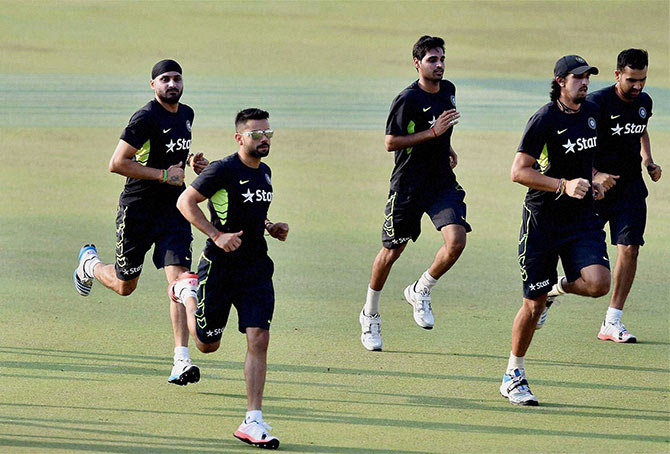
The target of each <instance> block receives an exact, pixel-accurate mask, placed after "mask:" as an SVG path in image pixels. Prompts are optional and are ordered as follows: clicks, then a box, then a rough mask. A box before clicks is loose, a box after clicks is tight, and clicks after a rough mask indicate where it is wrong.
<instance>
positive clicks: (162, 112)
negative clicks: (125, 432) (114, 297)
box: [73, 60, 209, 385]
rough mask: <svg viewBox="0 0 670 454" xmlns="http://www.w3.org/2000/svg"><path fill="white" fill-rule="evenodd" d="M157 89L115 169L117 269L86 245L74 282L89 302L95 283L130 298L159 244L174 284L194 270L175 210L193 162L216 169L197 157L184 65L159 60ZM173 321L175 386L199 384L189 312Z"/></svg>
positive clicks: (175, 308) (157, 255) (175, 313)
mask: <svg viewBox="0 0 670 454" xmlns="http://www.w3.org/2000/svg"><path fill="white" fill-rule="evenodd" d="M150 84H151V88H152V89H153V91H154V94H155V96H154V99H152V100H151V101H149V102H148V103H147V104H146V105H145V106H144V107H142V108H141V109H140V110H138V111H137V112H135V114H134V115H133V116H132V117H131V119H130V122H129V123H128V126H127V127H126V129H125V130H124V131H123V133H122V134H121V139H120V140H119V143H118V145H117V146H116V150H115V151H114V154H113V155H112V158H111V160H110V162H109V170H110V172H113V173H118V174H120V175H123V176H125V177H126V184H125V187H124V189H123V192H122V193H121V196H120V198H119V209H118V214H117V218H116V262H115V264H103V263H102V262H101V261H100V259H99V258H98V254H97V250H96V248H95V246H94V245H92V244H87V245H85V246H83V247H82V248H81V250H80V251H79V265H78V267H77V269H76V270H75V272H74V276H73V280H74V286H75V289H76V290H77V292H78V293H79V294H80V295H82V296H87V295H88V294H89V293H90V292H91V287H92V286H93V279H97V280H98V282H100V283H101V284H102V285H104V286H105V287H107V288H109V289H111V290H113V291H115V292H116V293H118V294H119V295H122V296H127V295H130V294H131V293H132V292H133V291H134V290H135V288H136V287H137V282H138V280H139V277H140V273H141V272H142V266H143V263H144V256H145V254H146V253H147V252H148V251H149V249H150V248H151V246H152V245H153V246H154V252H153V262H154V265H155V266H156V268H163V269H164V270H165V276H166V278H167V280H168V284H171V283H172V282H174V281H175V280H176V279H177V277H178V276H179V275H180V274H181V273H183V272H185V271H188V269H189V268H190V266H191V241H192V236H191V228H190V224H189V223H188V221H186V219H184V217H183V216H182V215H181V213H180V212H179V210H177V207H176V203H177V198H178V197H179V195H180V194H181V193H182V191H183V190H184V189H185V186H184V166H185V165H186V164H187V163H188V164H189V165H190V166H191V167H192V168H193V170H194V171H195V173H197V174H199V173H200V172H201V171H202V170H203V169H204V168H205V167H206V166H207V164H208V163H209V162H208V161H207V159H205V158H204V157H203V156H202V153H198V154H197V155H193V153H190V148H191V126H192V124H193V109H191V108H190V107H189V106H187V105H185V104H181V103H180V102H179V99H180V98H181V95H182V92H183V87H184V84H183V80H182V69H181V66H179V64H178V63H177V62H176V61H174V60H161V61H159V62H158V63H156V64H155V65H154V67H153V69H152V71H151V81H150ZM170 318H171V319H172V327H173V334H174V340H175V355H174V365H173V368H172V373H171V375H170V378H169V379H168V381H169V382H170V383H174V384H178V385H186V384H188V383H195V382H197V381H198V380H199V379H200V371H199V369H198V367H197V366H195V365H193V364H192V363H191V359H190V357H189V354H188V327H187V324H186V314H185V311H184V308H183V306H182V305H180V304H170Z"/></svg>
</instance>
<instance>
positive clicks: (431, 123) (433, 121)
mask: <svg viewBox="0 0 670 454" xmlns="http://www.w3.org/2000/svg"><path fill="white" fill-rule="evenodd" d="M436 121H437V118H435V115H433V119H432V120H428V124H429V125H430V127H431V128H432V127H433V126H435V122H436Z"/></svg>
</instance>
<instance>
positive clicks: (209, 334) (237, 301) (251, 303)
mask: <svg viewBox="0 0 670 454" xmlns="http://www.w3.org/2000/svg"><path fill="white" fill-rule="evenodd" d="M206 253H207V254H208V255H210V256H211V257H212V259H211V260H210V259H209V258H208V257H207V256H206V255H205V254H206ZM220 254H225V253H224V252H221V253H220ZM273 273H274V264H273V262H272V260H271V259H270V257H268V256H267V255H265V256H261V257H256V258H248V259H246V260H245V259H244V258H239V259H237V260H226V259H225V258H224V259H222V258H221V256H220V255H219V254H214V253H210V252H208V251H207V250H205V251H204V252H203V253H202V255H201V256H200V264H199V266H198V280H199V286H198V308H197V310H196V312H195V321H196V333H197V335H198V339H200V341H201V342H203V343H205V344H211V343H213V342H217V341H218V340H220V339H221V335H222V334H223V330H224V329H225V327H226V324H227V323H228V315H229V314H230V307H231V306H235V310H236V311H237V319H238V326H237V328H238V330H239V331H240V332H241V333H245V332H246V329H247V328H262V329H270V324H271V323H272V314H273V313H274V307H275V291H274V287H273V285H272V274H273Z"/></svg>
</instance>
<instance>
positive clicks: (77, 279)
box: [72, 244, 98, 296]
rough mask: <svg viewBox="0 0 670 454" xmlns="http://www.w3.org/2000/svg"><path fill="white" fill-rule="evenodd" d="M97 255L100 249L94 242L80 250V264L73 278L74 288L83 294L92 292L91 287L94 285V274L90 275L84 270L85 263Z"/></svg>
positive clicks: (86, 294)
mask: <svg viewBox="0 0 670 454" xmlns="http://www.w3.org/2000/svg"><path fill="white" fill-rule="evenodd" d="M97 257H98V251H97V250H96V249H95V245H93V244H86V245H84V246H82V248H81V249H80V250H79V259H78V260H79V265H78V266H77V268H76V269H75V270H74V274H73V275H72V280H73V281H74V289H75V290H76V291H77V293H79V294H80V295H81V296H88V294H89V293H91V287H93V276H89V275H88V274H87V273H86V271H84V264H85V263H86V262H87V261H88V260H90V259H92V258H97Z"/></svg>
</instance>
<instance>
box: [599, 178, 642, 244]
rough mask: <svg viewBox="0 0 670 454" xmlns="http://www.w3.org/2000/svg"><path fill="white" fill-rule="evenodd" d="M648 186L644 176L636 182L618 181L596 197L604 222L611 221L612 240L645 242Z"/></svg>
mask: <svg viewBox="0 0 670 454" xmlns="http://www.w3.org/2000/svg"><path fill="white" fill-rule="evenodd" d="M648 194H649V192H648V191H647V186H646V185H645V184H644V181H643V180H642V178H640V179H639V180H634V181H632V182H628V183H626V182H622V183H621V184H619V183H617V184H616V185H615V186H614V187H613V188H612V189H610V190H609V191H607V192H606V193H605V198H603V199H602V200H598V201H596V213H598V217H599V219H600V222H601V225H602V227H603V228H605V224H606V223H608V222H609V225H610V242H611V243H612V244H613V245H615V246H616V245H617V244H624V245H629V246H642V245H643V244H644V229H645V227H646V225H647V201H646V198H647V195H648Z"/></svg>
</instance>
